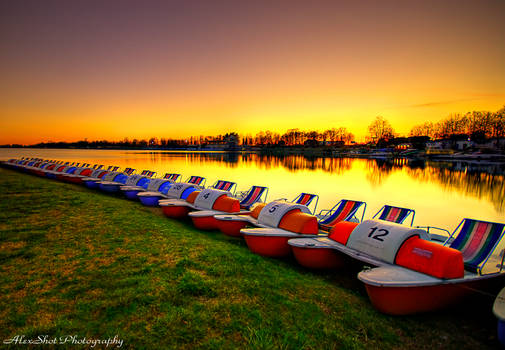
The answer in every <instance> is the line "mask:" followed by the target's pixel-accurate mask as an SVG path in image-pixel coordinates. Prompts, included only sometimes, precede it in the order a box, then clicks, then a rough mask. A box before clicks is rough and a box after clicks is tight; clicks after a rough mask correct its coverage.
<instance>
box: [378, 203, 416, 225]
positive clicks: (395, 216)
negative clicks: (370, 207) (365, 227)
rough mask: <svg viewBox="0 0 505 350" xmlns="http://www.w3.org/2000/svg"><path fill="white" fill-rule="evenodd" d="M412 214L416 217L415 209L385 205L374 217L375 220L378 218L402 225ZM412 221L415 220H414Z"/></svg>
mask: <svg viewBox="0 0 505 350" xmlns="http://www.w3.org/2000/svg"><path fill="white" fill-rule="evenodd" d="M411 213H412V214H414V215H415V211H414V210H413V209H408V208H401V207H394V206H391V205H385V206H383V207H382V208H381V209H380V210H379V211H378V212H377V214H375V215H374V217H373V218H374V219H375V218H376V217H377V216H378V218H377V219H379V220H385V221H390V222H394V223H397V224H401V223H403V221H405V219H406V218H407V217H408V216H409V215H410V214H411ZM412 220H414V219H413V218H412Z"/></svg>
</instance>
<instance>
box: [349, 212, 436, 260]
mask: <svg viewBox="0 0 505 350" xmlns="http://www.w3.org/2000/svg"><path fill="white" fill-rule="evenodd" d="M412 236H419V237H420V238H421V239H426V240H429V239H430V236H429V234H428V233H427V232H426V231H425V230H421V229H413V228H411V227H410V226H405V225H400V224H396V223H393V222H388V221H383V220H365V221H363V222H362V223H361V224H359V225H358V226H356V228H355V229H354V230H353V231H352V233H351V235H350V236H349V239H348V240H347V244H346V246H347V247H348V248H351V249H354V250H356V251H358V252H360V253H365V254H368V255H370V256H372V257H374V258H376V259H379V260H382V261H385V262H388V263H390V264H394V263H395V257H396V253H397V252H398V250H399V249H400V247H401V245H402V244H403V243H404V242H405V241H406V240H407V239H409V238H410V237H412Z"/></svg>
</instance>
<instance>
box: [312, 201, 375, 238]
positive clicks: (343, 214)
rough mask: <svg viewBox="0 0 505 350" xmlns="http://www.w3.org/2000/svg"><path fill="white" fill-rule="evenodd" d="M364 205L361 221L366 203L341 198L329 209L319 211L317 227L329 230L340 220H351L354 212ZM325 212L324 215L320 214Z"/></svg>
mask: <svg viewBox="0 0 505 350" xmlns="http://www.w3.org/2000/svg"><path fill="white" fill-rule="evenodd" d="M363 205H364V209H363V214H362V215H361V221H363V216H364V215H365V210H366V203H365V202H361V201H354V200H349V199H342V200H341V201H340V202H338V203H337V204H336V205H335V206H334V207H333V208H331V209H330V210H322V211H321V212H320V213H319V217H320V219H319V228H320V229H322V230H324V231H328V232H329V231H330V230H331V229H332V227H333V226H335V225H336V224H337V223H339V222H340V221H349V220H351V219H352V218H353V217H354V215H355V214H356V212H357V211H358V210H359V208H361V206H363ZM325 212H327V213H326V214H325V215H324V216H322V215H321V214H323V213H325Z"/></svg>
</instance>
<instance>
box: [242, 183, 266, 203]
mask: <svg viewBox="0 0 505 350" xmlns="http://www.w3.org/2000/svg"><path fill="white" fill-rule="evenodd" d="M266 189H267V188H266V187H262V186H253V187H251V189H250V190H249V192H247V193H246V195H245V196H244V198H242V200H241V201H240V206H241V207H244V208H248V207H250V206H251V205H253V204H254V203H256V202H257V201H259V200H260V199H261V196H263V193H264V192H265V190H266Z"/></svg>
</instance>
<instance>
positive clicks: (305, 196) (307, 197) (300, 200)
mask: <svg viewBox="0 0 505 350" xmlns="http://www.w3.org/2000/svg"><path fill="white" fill-rule="evenodd" d="M316 197H317V194H311V193H300V195H299V196H298V197H296V198H295V200H294V201H293V202H294V203H297V204H302V205H306V206H309V205H310V202H312V200H314V198H316Z"/></svg>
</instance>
